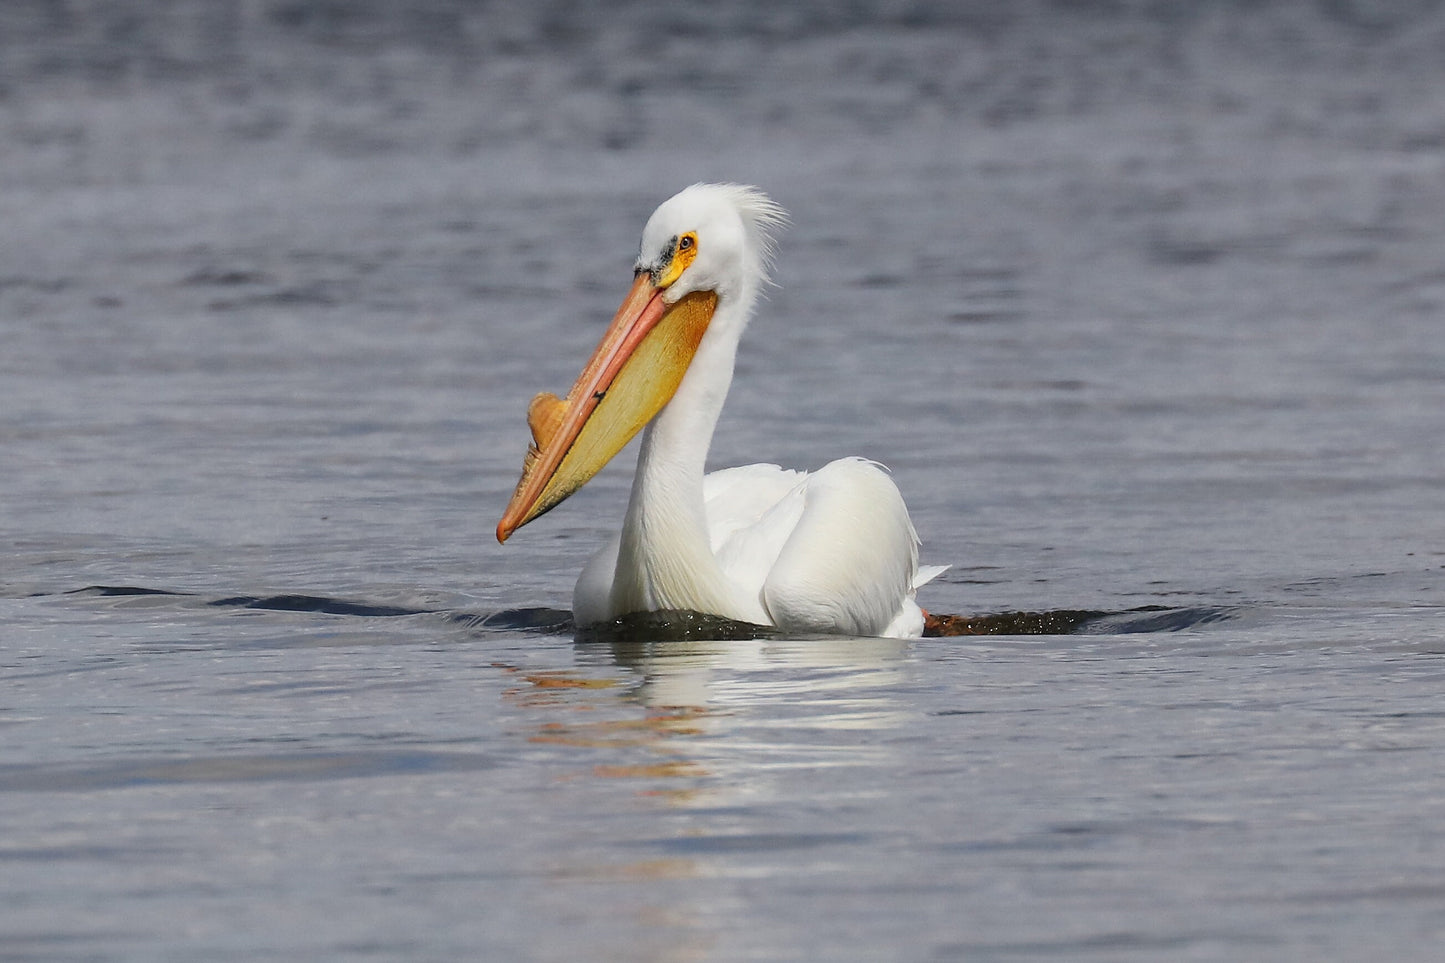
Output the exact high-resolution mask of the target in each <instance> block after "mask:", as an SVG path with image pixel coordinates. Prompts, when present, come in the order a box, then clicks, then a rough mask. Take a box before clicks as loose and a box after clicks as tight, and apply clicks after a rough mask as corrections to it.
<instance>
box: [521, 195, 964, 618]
mask: <svg viewBox="0 0 1445 963" xmlns="http://www.w3.org/2000/svg"><path fill="white" fill-rule="evenodd" d="M786 220H787V215H786V214H785V213H784V212H783V210H782V208H780V207H778V206H777V205H776V204H774V203H773V202H772V201H771V200H770V199H769V198H768V197H767V196H766V195H765V194H763V193H762V192H761V191H758V190H757V189H755V188H751V187H742V186H739V185H735V184H694V185H693V186H692V187H689V188H687V189H685V190H683V191H682V192H681V193H679V194H677V195H676V196H674V197H673V198H671V199H670V200H668V201H666V202H665V203H663V205H662V206H661V207H659V208H658V209H657V210H656V211H655V212H654V213H653V215H652V217H651V218H649V219H648V221H647V226H646V228H644V229H643V232H642V247H641V250H640V252H639V254H638V257H637V263H636V265H635V268H634V275H635V278H636V280H635V281H634V282H633V285H632V290H631V291H630V292H629V293H628V295H627V298H626V300H624V301H623V302H622V307H621V308H619V309H618V311H617V315H616V316H615V317H614V318H613V319H612V324H611V325H610V326H609V327H608V329H607V331H606V333H605V334H604V335H603V336H602V342H601V344H599V345H598V346H597V350H596V351H594V352H593V353H592V357H591V358H590V359H589V360H588V362H587V365H586V367H585V368H583V369H582V374H581V375H580V376H579V377H578V379H577V383H576V384H575V385H573V386H572V390H571V391H570V392H568V394H567V397H566V398H565V399H564V398H558V397H557V396H556V395H553V394H547V393H543V394H540V395H538V396H537V397H536V398H534V399H532V404H531V406H530V408H529V409H528V412H527V421H528V424H529V425H530V426H531V428H532V439H533V444H532V446H531V448H530V450H529V451H528V452H527V458H526V461H525V463H524V464H523V467H522V479H521V481H520V482H518V483H517V491H516V493H515V494H514V495H513V496H512V500H511V503H510V504H508V505H507V510H506V513H505V514H503V516H502V520H501V522H499V523H498V525H497V540H498V541H501V542H505V541H506V540H507V537H508V536H509V535H511V534H512V532H514V531H516V530H517V529H518V528H520V527H521V526H523V525H525V524H526V523H527V522H529V521H531V520H532V519H534V518H536V517H537V516H539V515H541V514H542V513H543V512H546V511H548V510H549V509H552V508H554V507H555V506H556V505H557V504H558V503H559V502H561V501H562V500H563V499H564V498H566V497H567V496H568V495H570V494H572V493H573V492H575V491H576V490H577V489H578V488H580V487H582V485H584V484H585V483H586V482H587V481H588V479H590V478H591V477H592V476H593V475H595V474H596V473H597V472H598V471H600V470H601V468H602V466H603V465H605V464H606V463H607V462H608V461H609V460H610V459H611V458H612V456H614V455H616V454H617V452H618V451H620V450H621V449H622V447H623V446H624V445H626V444H627V442H628V441H629V440H631V438H632V436H633V435H635V434H637V432H638V431H639V430H642V429H643V428H644V427H646V433H645V434H644V435H643V439H642V452H641V454H640V456H639V457H638V460H637V474H636V476H635V477H634V478H633V482H632V499H631V502H630V503H629V504H628V506H627V517H626V520H625V521H624V522H623V525H622V531H621V532H620V533H619V534H618V535H617V536H616V537H615V538H613V539H612V540H611V542H609V544H608V545H606V546H605V547H604V548H603V549H602V550H601V551H599V552H598V553H597V554H596V555H595V556H593V558H592V560H591V561H590V562H589V563H588V564H587V566H586V568H584V569H583V571H582V575H581V577H580V578H578V580H577V588H576V590H575V592H574V594H573V597H572V608H573V617H574V619H575V621H576V623H577V624H578V625H579V626H585V625H590V624H594V623H599V622H605V621H608V620H611V619H614V618H617V617H618V616H621V615H627V614H630V613H636V612H662V611H670V610H687V611H694V612H703V613H707V614H711V615H720V616H724V617H726V618H730V619H736V620H739V621H744V622H753V623H756V624H759V625H773V626H777V627H778V628H780V629H783V630H784V631H788V632H798V633H826V634H839V635H853V636H890V637H898V638H907V637H911V636H917V635H921V634H922V632H923V623H924V616H923V612H922V610H921V609H920V608H919V607H918V604H917V603H916V602H915V601H914V600H913V595H914V590H915V589H916V588H917V587H918V586H919V585H921V584H923V583H924V582H926V581H928V580H929V579H931V578H933V577H934V576H935V575H937V574H938V573H939V572H941V571H943V568H936V567H925V569H924V570H923V571H921V572H920V570H919V566H918V535H917V534H916V533H915V532H914V530H913V523H912V522H911V521H910V520H909V518H908V510H907V508H906V507H904V504H903V496H902V495H900V494H899V492H898V488H897V486H896V485H894V484H893V480H892V479H891V478H890V477H889V476H888V474H887V473H886V472H885V471H884V470H883V468H882V467H881V466H879V465H877V464H876V463H874V462H870V461H865V460H863V459H861V458H844V459H840V460H838V461H834V462H830V463H829V464H827V465H824V466H823V467H822V468H821V469H819V470H818V471H815V472H812V473H807V472H800V471H788V470H785V469H782V468H779V467H778V466H776V465H747V466H744V467H741V468H729V469H726V470H724V471H718V472H713V473H712V474H710V475H706V476H704V474H703V463H704V462H705V460H706V458H707V451H708V446H709V444H710V443H711V441H712V433H713V428H714V426H715V425H716V424H717V418H718V414H719V413H720V412H721V411H722V406H723V401H724V400H725V399H726V397H727V392H728V386H729V385H730V384H731V383H732V377H733V359H734V357H735V355H736V353H737V347H738V339H739V338H741V337H742V333H743V328H744V327H746V326H747V322H748V318H749V317H750V316H751V314H752V310H753V304H754V302H755V301H756V300H757V297H758V291H759V289H760V288H761V287H762V286H763V284H764V283H766V280H767V270H768V263H769V260H770V258H771V255H772V250H773V240H772V232H773V231H774V230H776V229H777V228H779V227H781V226H782V225H783V224H784V223H785V222H786Z"/></svg>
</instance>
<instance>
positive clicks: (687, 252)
mask: <svg viewBox="0 0 1445 963" xmlns="http://www.w3.org/2000/svg"><path fill="white" fill-rule="evenodd" d="M673 249H674V253H673V255H672V260H671V261H669V262H668V263H667V270H666V271H664V272H663V273H662V277H661V278H660V279H659V280H658V282H657V286H658V287H660V288H665V287H667V286H669V285H670V284H672V283H673V282H674V281H676V280H677V279H678V277H680V276H681V275H682V272H683V271H686V270H687V266H688V265H689V264H691V263H692V262H693V259H694V258H696V257H697V235H696V234H695V233H693V232H692V231H688V232H687V233H686V234H683V235H680V236H679V237H678V239H677V243H676V244H675V245H674V246H673Z"/></svg>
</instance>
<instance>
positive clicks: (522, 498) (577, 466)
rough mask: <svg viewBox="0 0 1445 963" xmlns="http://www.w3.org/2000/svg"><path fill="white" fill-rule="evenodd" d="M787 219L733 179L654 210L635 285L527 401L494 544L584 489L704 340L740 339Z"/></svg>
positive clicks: (652, 411) (657, 406)
mask: <svg viewBox="0 0 1445 963" xmlns="http://www.w3.org/2000/svg"><path fill="white" fill-rule="evenodd" d="M785 220H786V215H785V214H784V213H783V211H782V209H781V208H780V207H778V206H777V205H776V204H774V203H773V202H772V201H771V200H769V199H768V197H767V196H766V195H764V194H763V193H762V192H761V191H758V190H757V189H755V188H751V187H743V186H740V185H736V184H694V185H693V186H691V187H688V188H686V189H684V190H682V191H681V192H679V193H678V194H676V195H674V196H673V197H671V198H670V199H668V200H667V201H665V202H663V204H662V206H660V207H659V208H658V209H657V210H656V211H654V212H653V214H652V217H650V218H649V219H648V221H647V226H646V227H645V228H644V229H643V231H642V245H641V248H640V249H639V252H638V256H637V261H636V263H635V264H634V266H633V277H634V280H633V283H632V289H631V290H630V291H629V292H628V294H627V296H626V298H624V299H623V302H622V306H621V307H620V308H618V310H617V313H616V315H615V316H614V317H613V319H612V323H611V324H610V325H608V327H607V330H606V332H604V334H603V336H602V340H601V342H600V343H599V344H598V345H597V349H596V350H595V351H593V352H592V356H591V358H589V359H588V361H587V364H586V365H585V366H584V367H583V369H582V374H581V375H580V376H579V377H578V378H577V381H576V383H575V384H574V385H573V386H572V390H571V391H569V392H568V393H567V396H566V397H565V398H558V397H557V396H556V395H554V394H551V393H547V392H544V393H542V394H539V395H537V396H536V397H535V398H533V399H532V403H531V405H530V407H529V408H528V411H527V423H528V425H530V427H531V429H532V444H531V446H530V447H529V449H528V451H527V457H526V460H525V461H524V463H523V465H522V478H521V480H520V481H519V482H518V483H517V489H516V492H515V493H514V494H513V495H512V500H511V502H510V503H509V504H508V505H507V510H506V512H505V513H504V514H503V515H502V520H501V521H500V522H499V523H498V524H497V540H498V541H500V542H505V541H506V540H507V538H508V536H510V535H511V534H512V532H514V531H516V530H517V529H518V528H520V527H521V526H523V525H525V524H526V523H527V522H530V521H531V520H532V519H534V518H536V517H538V516H539V515H541V514H543V513H544V512H546V511H548V510H550V509H552V508H555V507H556V506H557V505H558V504H559V503H561V502H562V500H563V499H565V498H567V496H569V495H571V494H572V493H573V492H575V491H576V490H577V489H579V488H581V487H582V486H583V485H584V484H586V483H587V481H588V480H589V479H591V478H592V476H593V475H595V474H597V472H599V471H600V470H601V469H602V467H603V466H604V465H606V464H607V462H609V461H610V460H611V459H612V457H613V456H614V455H616V454H617V453H618V452H619V451H621V450H622V448H623V447H624V446H626V444H627V443H628V442H629V441H631V440H632V437H633V436H634V435H636V434H637V432H639V431H640V430H642V428H643V427H644V426H645V425H646V424H647V423H648V422H650V421H651V420H652V419H653V418H654V417H656V416H657V414H658V412H660V411H661V410H662V409H663V408H664V407H665V406H666V405H667V403H668V402H669V401H670V400H671V399H672V396H673V395H674V394H675V393H676V392H677V389H678V386H679V385H680V384H681V383H682V379H683V376H684V375H685V374H686V373H687V370H688V366H689V365H690V364H691V363H692V360H693V358H694V356H695V355H697V353H698V350H699V348H700V346H701V345H702V344H703V342H704V340H705V339H718V338H727V339H730V340H732V341H734V342H735V341H736V339H737V338H738V337H740V336H741V334H742V328H743V326H744V325H746V323H747V319H748V315H749V312H750V311H751V307H752V303H753V300H754V299H755V298H756V296H757V292H758V289H759V288H760V287H761V286H762V285H763V284H764V283H766V281H767V270H768V264H769V261H770V259H771V255H772V249H773V243H772V231H773V230H774V229H776V228H777V227H779V226H781V225H782V224H783V223H784V222H785Z"/></svg>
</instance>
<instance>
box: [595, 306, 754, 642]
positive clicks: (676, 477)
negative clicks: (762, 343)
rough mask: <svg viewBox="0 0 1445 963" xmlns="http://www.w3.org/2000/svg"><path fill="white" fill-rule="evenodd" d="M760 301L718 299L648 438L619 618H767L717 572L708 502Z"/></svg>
mask: <svg viewBox="0 0 1445 963" xmlns="http://www.w3.org/2000/svg"><path fill="white" fill-rule="evenodd" d="M754 295H755V292H754V291H745V292H743V295H742V296H741V297H739V298H736V299H728V300H722V299H720V300H719V301H718V306H717V310H716V312H715V313H714V315H713V319H712V322H711V324H710V325H709V327H708V333H707V334H706V335H705V336H704V337H703V340H702V343H701V344H700V345H699V346H698V350H697V354H696V355H695V356H694V357H693V360H692V363H691V364H690V365H689V366H688V370H687V374H686V375H684V376H683V379H682V383H681V384H680V385H679V386H678V389H677V393H676V394H675V395H673V397H672V400H671V401H670V402H668V404H667V407H665V408H664V409H663V410H662V411H661V413H659V414H658V416H657V417H656V418H655V419H653V421H652V423H651V424H650V425H648V426H647V430H646V432H645V433H644V434H643V436H642V451H641V453H640V455H639V456H638V459H637V474H636V475H635V476H634V477H633V480H632V498H631V501H630V502H629V503H628V506H627V518H626V521H625V522H624V524H623V527H622V542H621V545H620V547H619V550H618V555H617V569H616V572H615V575H614V578H613V581H612V599H611V607H612V609H613V611H614V612H615V613H617V614H624V613H627V612H638V611H658V610H662V609H678V610H690V611H698V612H709V613H712V614H715V615H724V616H727V617H728V618H733V619H739V620H741V621H748V622H766V621H767V616H766V614H765V612H764V611H763V608H762V604H761V603H760V602H759V601H758V599H756V598H752V599H749V598H747V597H745V596H744V594H743V593H742V592H741V591H740V590H739V588H738V587H737V586H735V585H734V584H733V583H732V582H731V581H730V580H729V579H728V578H727V576H726V575H725V574H724V573H723V571H722V568H721V567H720V566H719V565H718V562H717V558H716V557H715V556H714V555H713V551H712V545H711V541H710V538H709V535H708V524H707V514H706V510H705V507H704V504H703V471H704V466H705V464H706V461H707V452H708V447H709V446H710V445H711V443H712V435H713V429H714V428H715V427H716V426H717V419H718V415H719V414H721V412H722V407H723V402H724V401H725V400H726V399H727V392H728V387H729V386H730V385H731V384H732V377H733V362H734V359H735V357H736V355H737V346H738V340H739V338H740V336H741V335H742V330H743V328H744V327H745V325H746V322H747V316H748V313H749V312H750V310H751V308H752V301H753V299H754Z"/></svg>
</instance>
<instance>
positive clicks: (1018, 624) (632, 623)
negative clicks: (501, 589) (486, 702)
mask: <svg viewBox="0 0 1445 963" xmlns="http://www.w3.org/2000/svg"><path fill="white" fill-rule="evenodd" d="M62 594H65V595H90V596H96V597H103V598H114V597H126V596H152V597H154V596H160V597H166V596H170V597H175V598H178V599H179V598H197V596H196V595H195V594H194V593H190V592H174V591H168V590H166V589H156V588H149V587H145V586H136V585H91V586H87V587H85V588H80V589H72V590H70V591H67V592H65V593H62ZM202 604H204V605H206V606H210V607H215V608H243V609H253V610H262V611H270V612H302V613H314V614H319V615H340V616H352V617H356V618H402V617H410V616H429V617H434V618H442V619H445V620H447V621H449V622H454V623H457V624H461V625H464V626H466V627H467V628H469V629H474V630H480V631H488V632H490V631H497V632H509V633H515V632H527V633H536V634H541V635H551V636H566V635H572V636H573V638H574V640H575V641H577V642H578V643H581V644H584V645H604V646H619V645H621V646H627V645H632V644H637V645H650V644H653V643H658V642H730V641H749V640H757V639H780V638H791V637H794V636H793V635H790V634H788V633H784V632H782V631H780V630H779V629H777V628H774V627H773V626H769V625H756V624H754V623H751V622H738V621H735V620H733V619H726V618H722V617H721V616H716V615H708V614H706V613H702V612H691V611H663V612H640V613H635V614H632V615H625V616H622V617H620V618H617V619H613V620H611V621H609V622H602V623H597V624H593V625H585V626H578V625H576V624H575V623H574V622H573V620H572V613H571V612H569V611H567V610H566V609H554V608H549V607H546V606H533V607H527V608H516V609H502V610H500V611H497V612H491V613H486V614H483V613H476V612H462V611H457V610H448V609H426V608H418V607H414V606H402V605H386V604H380V603H373V602H364V601H356V600H351V599H339V598H332V597H329V596H322V595H306V594H291V593H286V594H279V595H235V596H227V597H225V598H219V599H209V600H204V601H202ZM1236 615H1237V610H1236V609H1235V608H1231V607H1209V606H1195V607H1186V608H1169V607H1166V606H1161V605H1145V606H1139V607H1137V608H1131V609H1124V610H1119V611H1109V610H1103V609H1054V610H1046V611H1038V612H1030V611H1014V612H998V613H990V614H985V615H930V616H928V620H927V624H926V626H925V628H924V632H923V635H924V637H925V638H947V637H955V636H983V635H1077V634H1090V635H1097V634H1146V633H1155V632H1177V631H1181V630H1184V629H1190V628H1194V627H1196V626H1201V625H1208V624H1211V623H1215V622H1222V621H1226V620H1229V619H1232V618H1235V617H1236ZM820 638H823V636H820Z"/></svg>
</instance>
